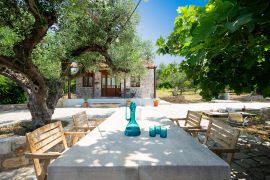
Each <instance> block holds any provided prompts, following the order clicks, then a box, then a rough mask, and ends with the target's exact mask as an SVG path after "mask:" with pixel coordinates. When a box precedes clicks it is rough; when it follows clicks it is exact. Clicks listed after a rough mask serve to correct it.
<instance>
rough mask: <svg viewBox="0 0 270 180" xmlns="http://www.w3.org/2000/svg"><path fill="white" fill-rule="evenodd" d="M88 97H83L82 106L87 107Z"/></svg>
mask: <svg viewBox="0 0 270 180" xmlns="http://www.w3.org/2000/svg"><path fill="white" fill-rule="evenodd" d="M87 100H88V98H84V102H83V107H85V108H86V107H89V103H88V101H87Z"/></svg>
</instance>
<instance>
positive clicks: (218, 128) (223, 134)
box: [204, 118, 240, 164]
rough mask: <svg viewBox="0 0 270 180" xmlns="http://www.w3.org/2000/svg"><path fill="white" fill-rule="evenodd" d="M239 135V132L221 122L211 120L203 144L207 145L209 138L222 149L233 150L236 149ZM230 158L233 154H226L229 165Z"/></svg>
mask: <svg viewBox="0 0 270 180" xmlns="http://www.w3.org/2000/svg"><path fill="white" fill-rule="evenodd" d="M239 135H240V131H239V130H237V129H235V128H233V127H231V126H229V125H227V124H225V123H223V122H221V121H220V120H216V119H213V118H211V119H210V122H209V126H208V129H207V133H206V136H205V141H204V144H206V145H207V142H208V140H209V138H210V139H212V140H213V141H214V142H215V143H217V144H218V145H220V146H221V147H222V148H225V149H234V148H236V144H237V141H238V137H239ZM232 158H233V153H228V154H227V162H228V163H229V164H230V163H231V161H232Z"/></svg>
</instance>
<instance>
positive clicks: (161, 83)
mask: <svg viewBox="0 0 270 180" xmlns="http://www.w3.org/2000/svg"><path fill="white" fill-rule="evenodd" d="M157 86H158V88H167V89H169V88H176V89H180V90H181V92H183V91H184V90H185V89H189V88H191V82H190V81H189V80H188V79H187V76H186V74H185V72H184V71H183V70H182V69H181V66H180V64H177V63H175V62H174V63H170V64H168V65H165V64H162V63H161V64H160V65H159V68H158V69H157Z"/></svg>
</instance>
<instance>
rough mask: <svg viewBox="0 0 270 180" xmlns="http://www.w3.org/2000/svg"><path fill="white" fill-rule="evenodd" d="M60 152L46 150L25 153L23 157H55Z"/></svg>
mask: <svg viewBox="0 0 270 180" xmlns="http://www.w3.org/2000/svg"><path fill="white" fill-rule="evenodd" d="M61 154H62V153H59V152H48V153H25V157H26V158H29V159H56V158H57V157H58V156H60V155H61Z"/></svg>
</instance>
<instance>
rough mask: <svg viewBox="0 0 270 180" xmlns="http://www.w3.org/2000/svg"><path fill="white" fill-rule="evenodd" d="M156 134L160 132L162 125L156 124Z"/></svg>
mask: <svg viewBox="0 0 270 180" xmlns="http://www.w3.org/2000/svg"><path fill="white" fill-rule="evenodd" d="M155 130H156V134H160V130H161V126H155Z"/></svg>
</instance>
